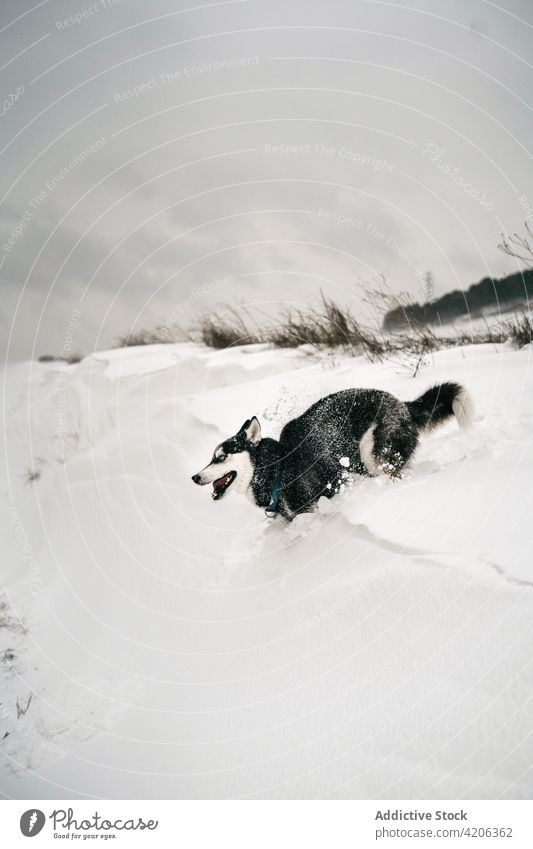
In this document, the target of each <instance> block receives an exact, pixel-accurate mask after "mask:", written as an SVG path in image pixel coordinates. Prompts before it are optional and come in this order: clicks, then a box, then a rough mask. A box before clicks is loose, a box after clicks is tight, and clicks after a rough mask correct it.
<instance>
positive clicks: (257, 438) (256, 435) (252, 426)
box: [241, 416, 261, 445]
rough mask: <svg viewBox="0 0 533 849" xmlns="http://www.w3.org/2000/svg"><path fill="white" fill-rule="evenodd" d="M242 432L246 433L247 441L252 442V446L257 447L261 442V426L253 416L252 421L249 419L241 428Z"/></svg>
mask: <svg viewBox="0 0 533 849" xmlns="http://www.w3.org/2000/svg"><path fill="white" fill-rule="evenodd" d="M241 431H244V432H245V434H246V439H247V440H248V442H251V443H252V445H257V443H258V442H261V425H260V424H259V420H258V419H257V418H256V417H255V416H252V418H251V419H247V420H246V421H245V422H244V424H243V426H242V427H241Z"/></svg>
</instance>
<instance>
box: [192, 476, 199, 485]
mask: <svg viewBox="0 0 533 849" xmlns="http://www.w3.org/2000/svg"><path fill="white" fill-rule="evenodd" d="M191 480H192V481H194V483H200V475H193V476H192V478H191Z"/></svg>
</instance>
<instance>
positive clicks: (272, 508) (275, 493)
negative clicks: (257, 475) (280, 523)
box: [265, 463, 283, 519]
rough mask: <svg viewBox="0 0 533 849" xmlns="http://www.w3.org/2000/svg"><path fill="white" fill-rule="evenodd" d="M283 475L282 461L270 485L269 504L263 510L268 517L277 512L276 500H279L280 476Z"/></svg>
mask: <svg viewBox="0 0 533 849" xmlns="http://www.w3.org/2000/svg"><path fill="white" fill-rule="evenodd" d="M282 475H283V463H281V464H280V467H279V472H278V473H277V475H276V478H275V480H274V484H273V486H272V492H271V494H270V504H269V505H268V507H267V508H266V510H265V515H266V516H267V517H268V518H269V519H273V518H274V517H275V516H276V514H277V512H278V501H279V492H280V489H281V478H282Z"/></svg>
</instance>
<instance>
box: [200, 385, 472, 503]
mask: <svg viewBox="0 0 533 849" xmlns="http://www.w3.org/2000/svg"><path fill="white" fill-rule="evenodd" d="M472 414H473V409H472V402H471V399H470V397H469V395H468V394H467V392H466V390H465V389H463V387H462V386H459V385H458V384H457V383H442V384H441V385H440V386H434V387H432V388H431V389H428V390H427V391H426V392H424V394H423V395H421V396H420V397H419V398H417V399H416V400H415V401H407V402H406V403H404V402H403V401H399V400H398V399H397V398H395V397H394V396H393V395H390V394H389V393H388V392H381V391H380V390H378V389H346V390H344V391H343V392H335V393H334V394H333V395H327V396H326V397H325V398H321V399H320V401H317V402H316V404H313V405H312V407H309V409H308V410H306V412H305V413H302V415H301V416H299V417H298V418H297V419H293V420H292V421H290V422H287V424H286V425H285V426H284V428H283V430H282V431H281V434H280V437H279V439H278V440H276V439H269V438H268V437H265V438H263V437H262V436H261V426H260V424H259V421H258V420H257V418H256V417H255V416H254V417H253V418H251V419H248V421H246V422H244V424H243V426H242V427H241V429H240V430H239V431H238V433H236V434H235V436H231V437H230V438H229V439H225V440H224V442H221V443H220V445H218V446H217V447H216V448H215V453H214V454H213V457H212V459H211V461H210V463H209V464H208V465H207V466H206V467H205V469H202V471H201V472H198V474H196V475H193V477H192V480H193V481H194V483H197V484H199V486H205V485H206V484H213V491H212V497H213V498H214V499H215V501H219V500H220V499H221V498H223V496H225V495H226V493H227V492H228V491H229V490H230V489H233V490H235V491H237V492H241V493H246V494H248V495H249V496H250V497H251V498H252V500H253V502H254V503H255V504H256V505H257V506H258V507H263V508H265V510H266V513H267V515H268V516H274V515H276V513H280V514H281V515H282V516H283V517H284V518H285V519H288V520H291V519H293V518H294V516H296V515H297V514H298V513H305V512H310V511H311V510H312V509H313V507H314V506H315V505H316V503H317V501H318V499H319V498H320V496H321V495H325V496H326V497H327V498H331V497H332V496H333V495H334V494H335V493H336V492H338V491H339V488H340V486H341V484H342V483H343V481H344V480H346V477H347V475H350V474H358V475H378V474H386V475H389V476H390V477H396V478H397V477H400V476H401V472H402V469H403V468H404V466H405V464H406V463H407V461H408V460H409V458H410V457H411V456H412V454H413V452H414V450H415V448H416V446H417V444H418V436H419V434H420V433H421V432H422V431H424V430H429V429H431V428H434V427H436V426H438V425H440V424H442V423H443V422H445V421H446V420H447V419H449V418H451V417H452V416H455V418H456V419H457V421H458V423H459V425H460V427H467V426H468V425H469V424H470V422H471V419H472Z"/></svg>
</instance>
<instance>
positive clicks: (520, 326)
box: [504, 313, 533, 348]
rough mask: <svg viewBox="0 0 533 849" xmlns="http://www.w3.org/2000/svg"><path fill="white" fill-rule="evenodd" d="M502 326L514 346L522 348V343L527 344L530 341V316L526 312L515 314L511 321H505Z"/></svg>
mask: <svg viewBox="0 0 533 849" xmlns="http://www.w3.org/2000/svg"><path fill="white" fill-rule="evenodd" d="M504 327H505V329H506V332H507V337H508V338H509V339H510V340H511V342H512V343H513V345H514V346H515V347H516V348H523V347H524V345H529V343H530V342H531V341H532V335H531V334H532V330H533V328H532V326H531V318H530V317H529V315H526V313H522V315H520V316H518V315H516V316H515V317H514V318H513V319H511V321H507V322H506V323H505V325H504Z"/></svg>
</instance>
